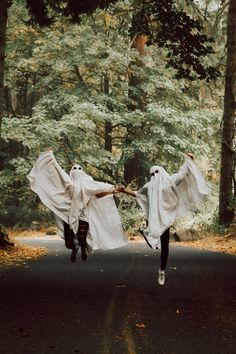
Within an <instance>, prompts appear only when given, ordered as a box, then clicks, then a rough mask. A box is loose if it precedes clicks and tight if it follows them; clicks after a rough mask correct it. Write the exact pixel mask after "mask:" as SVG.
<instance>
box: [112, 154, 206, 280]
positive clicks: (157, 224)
mask: <svg viewBox="0 0 236 354" xmlns="http://www.w3.org/2000/svg"><path fill="white" fill-rule="evenodd" d="M150 176H151V178H150V181H149V182H147V183H146V184H145V185H144V186H143V187H142V188H141V189H139V190H138V191H132V190H128V189H126V188H124V187H120V188H118V189H117V191H119V192H124V193H127V194H129V195H133V196H135V197H136V198H137V201H138V203H139V205H140V206H141V208H142V209H143V211H144V214H145V219H146V227H145V228H144V229H143V230H142V235H143V236H144V238H145V240H146V242H147V244H148V245H149V246H150V247H151V248H153V249H155V250H156V249H160V248H161V255H160V257H161V264H160V269H159V272H158V283H159V284H160V285H164V283H165V270H166V265H167V260H168V255H169V238H170V226H171V225H172V223H173V221H174V219H175V217H178V216H184V215H186V214H187V213H191V212H193V211H195V210H196V209H197V208H198V206H199V204H200V203H201V202H203V201H204V199H205V197H206V195H207V194H208V193H209V192H210V189H211V188H210V186H209V184H208V183H207V182H206V181H205V179H204V177H203V175H202V174H201V172H200V170H199V169H198V167H197V165H196V163H195V162H194V155H193V154H191V153H187V154H186V158H185V162H184V164H183V165H182V166H181V167H180V170H179V172H178V173H175V174H173V175H171V176H170V175H169V174H168V173H167V172H166V171H165V169H164V168H163V167H161V166H158V165H155V166H152V167H151V168H150Z"/></svg>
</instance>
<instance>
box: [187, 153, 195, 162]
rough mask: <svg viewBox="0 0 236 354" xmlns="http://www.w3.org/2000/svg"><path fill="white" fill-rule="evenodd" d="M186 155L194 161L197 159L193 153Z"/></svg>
mask: <svg viewBox="0 0 236 354" xmlns="http://www.w3.org/2000/svg"><path fill="white" fill-rule="evenodd" d="M186 155H188V156H189V157H190V158H191V159H192V160H194V159H195V156H194V155H193V154H192V153H191V152H186Z"/></svg>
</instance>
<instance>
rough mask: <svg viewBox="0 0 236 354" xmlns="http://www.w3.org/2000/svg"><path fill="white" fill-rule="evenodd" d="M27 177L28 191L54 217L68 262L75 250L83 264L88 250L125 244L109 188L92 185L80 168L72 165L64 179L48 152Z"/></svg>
mask: <svg viewBox="0 0 236 354" xmlns="http://www.w3.org/2000/svg"><path fill="white" fill-rule="evenodd" d="M27 177H28V179H29V181H30V187H31V189H32V190H33V191H34V192H35V193H36V194H37V195H38V196H39V198H40V199H41V201H42V203H43V204H45V205H46V206H47V207H48V208H49V209H50V210H51V211H52V212H53V213H54V215H55V219H56V224H57V227H58V234H59V235H60V236H61V237H62V238H64V239H65V245H66V247H67V248H69V249H71V250H72V253H71V261H72V262H75V260H76V254H77V251H78V248H79V247H81V257H82V259H83V260H86V259H87V256H88V254H89V253H91V251H92V250H96V249H103V250H105V249H113V248H118V247H122V246H124V245H126V244H127V242H128V241H127V239H126V237H125V234H124V231H123V228H122V224H121V219H120V216H119V213H118V210H117V207H116V204H115V200H114V197H113V193H114V192H115V188H114V186H113V185H111V184H108V183H103V182H98V181H95V180H94V179H93V178H92V177H91V176H89V175H88V174H86V173H85V172H84V171H83V168H82V167H81V166H80V165H74V166H73V167H72V168H71V170H70V174H69V175H68V174H67V173H66V172H65V171H64V170H63V169H62V168H61V167H60V166H59V164H58V163H57V161H56V159H55V156H54V155H53V152H52V151H46V152H43V153H41V154H40V155H39V157H38V159H37V160H36V162H35V164H34V166H33V168H32V170H31V172H30V173H29V174H28V176H27Z"/></svg>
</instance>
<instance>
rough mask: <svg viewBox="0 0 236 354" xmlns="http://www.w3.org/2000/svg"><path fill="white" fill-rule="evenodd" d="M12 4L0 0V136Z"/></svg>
mask: <svg viewBox="0 0 236 354" xmlns="http://www.w3.org/2000/svg"><path fill="white" fill-rule="evenodd" d="M9 5H10V2H9V1H8V0H1V1H0V138H1V122H2V117H3V112H4V63H5V50H6V31H7V9H8V6H9Z"/></svg>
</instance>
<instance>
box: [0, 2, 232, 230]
mask: <svg viewBox="0 0 236 354" xmlns="http://www.w3.org/2000/svg"><path fill="white" fill-rule="evenodd" d="M36 2H37V1H26V0H12V1H8V0H3V1H1V5H0V57H1V73H0V96H1V98H0V199H1V204H0V220H1V221H0V223H1V224H3V225H5V226H7V227H25V228H28V227H30V226H31V224H32V221H37V222H39V223H40V225H42V226H45V225H49V224H50V223H51V222H53V218H52V215H51V214H50V213H49V212H48V210H47V209H46V208H45V207H44V206H43V205H42V203H41V202H40V200H39V199H38V197H37V196H36V195H35V194H34V193H33V192H32V191H31V190H30V187H29V181H28V180H27V174H28V173H29V171H30V170H31V168H32V165H33V163H34V161H35V160H36V159H37V157H38V155H39V154H40V152H42V151H44V150H47V149H52V150H53V152H54V155H55V157H56V159H57V161H58V163H59V164H60V165H61V166H62V167H63V169H64V170H66V171H67V172H69V170H70V168H71V166H72V164H74V163H75V162H76V163H79V164H81V165H82V166H83V167H84V169H85V170H86V172H87V173H89V174H91V175H92V176H93V178H94V179H97V180H100V181H104V182H109V183H112V184H114V185H117V184H122V185H125V186H131V187H132V188H133V189H137V188H139V187H140V186H141V185H143V183H144V182H146V181H148V179H149V172H148V171H149V168H150V166H152V165H154V164H158V165H162V166H163V167H165V169H166V170H167V171H168V173H170V174H171V173H174V172H177V171H178V170H179V168H180V166H181V165H182V164H183V162H184V158H185V153H186V152H192V153H193V154H194V155H195V156H196V162H197V164H198V166H199V167H200V169H201V171H202V172H203V174H204V176H205V177H206V179H207V180H208V181H209V183H211V186H212V192H211V194H210V195H209V197H208V200H207V202H206V204H204V206H203V207H202V209H200V210H199V211H198V212H196V213H195V215H194V218H192V219H191V226H193V225H194V226H195V227H196V228H218V229H220V228H223V227H225V226H227V225H228V224H230V223H233V222H235V219H234V209H235V193H236V183H235V107H236V105H235V95H236V83H235V77H236V76H235V75H236V5H235V4H234V1H233V0H231V1H223V0H199V1H197V0H179V1H174V0H171V1H169V0H168V1H163V0H160V1H151V0H150V1H149V0H143V1H137V0H119V1H103V2H101V1H88V2H86V4H87V7H86V6H84V7H83V6H81V7H80V5H79V3H81V4H82V3H83V2H81V1H74V2H73V1H69V0H67V1H51V2H50V1H43V0H42V1H41V0H40V1H38V2H37V4H38V6H36V7H35V6H33V5H35V4H36ZM76 5H78V6H76ZM3 15H4V16H3ZM4 19H5V20H4ZM4 23H5V26H6V28H5V32H4ZM4 33H5V34H6V35H5V37H4ZM3 62H4V63H3ZM117 204H118V208H119V210H120V213H121V215H122V219H123V223H124V226H125V228H126V229H129V230H132V231H135V230H136V227H137V224H138V222H139V221H140V219H141V218H142V215H141V214H140V210H139V208H138V206H137V205H136V202H135V201H134V200H132V198H129V197H126V196H124V195H122V196H118V197H117ZM187 222H189V221H187Z"/></svg>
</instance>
